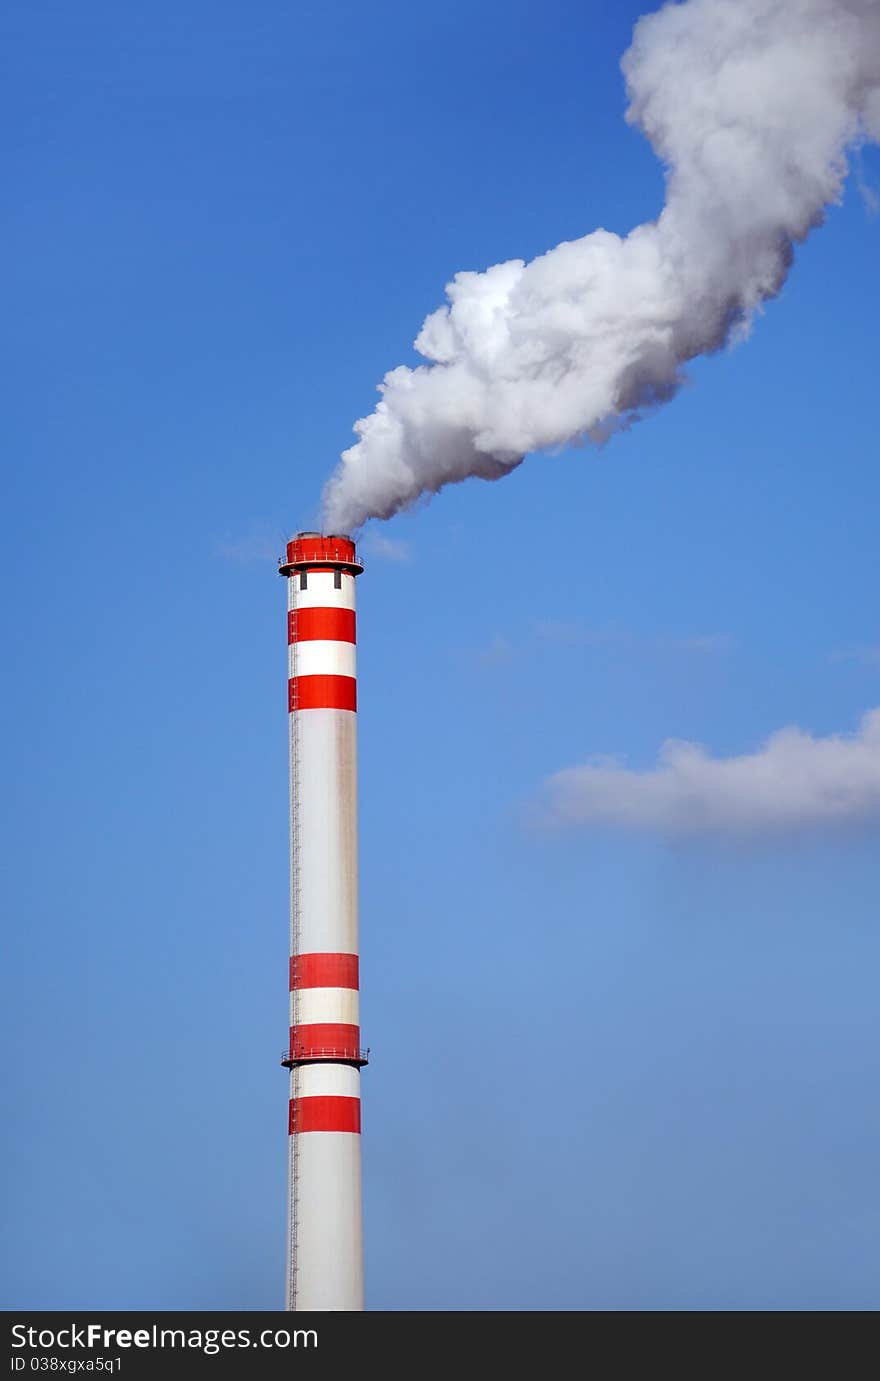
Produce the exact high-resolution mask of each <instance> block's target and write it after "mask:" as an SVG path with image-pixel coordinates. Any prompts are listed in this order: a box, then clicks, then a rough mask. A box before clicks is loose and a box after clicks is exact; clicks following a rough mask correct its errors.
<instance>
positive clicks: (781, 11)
mask: <svg viewBox="0 0 880 1381" xmlns="http://www.w3.org/2000/svg"><path fill="white" fill-rule="evenodd" d="M622 65H623V71H624V75H625V77H626V82H627V91H628V96H629V102H630V104H629V109H628V111H627V120H628V121H629V122H630V123H631V124H633V125H636V126H638V127H639V128H640V129H641V130H643V131H644V133H645V134H646V136H647V137H648V139H649V140H650V142H651V144H652V146H653V148H654V149H655V151H656V153H657V154H658V156H659V157H660V158H661V159H662V161H663V163H664V165H665V168H666V182H667V196H666V205H665V207H664V209H663V211H662V213H661V215H660V217H659V219H658V220H657V221H653V222H651V223H650V224H647V225H640V226H638V227H637V228H636V229H635V230H633V231H632V232H631V234H629V235H628V236H626V238H621V237H620V236H618V235H614V234H610V233H609V232H608V231H605V230H596V231H594V232H593V234H591V235H587V236H585V237H584V238H583V239H580V240H574V241H571V242H567V243H563V244H560V245H557V247H556V248H555V249H551V250H550V251H549V252H548V253H547V254H544V255H542V256H541V257H540V258H538V259H535V260H533V261H532V262H531V263H529V264H526V263H524V262H523V261H522V260H520V259H514V260H511V261H510V262H508V263H504V264H496V265H495V266H494V267H493V268H489V269H487V270H486V271H485V272H484V273H470V272H468V273H458V274H456V276H455V278H454V280H453V281H452V283H450V284H449V286H448V287H447V289H446V293H447V297H448V299H449V305H448V306H446V307H441V308H440V309H439V310H438V311H436V312H434V313H433V314H432V315H431V316H429V317H428V318H427V320H426V321H425V323H424V325H423V326H422V329H421V331H420V333H419V335H418V337H417V338H416V342H415V345H416V348H417V350H418V351H419V352H420V353H421V354H422V355H423V356H424V357H425V359H426V360H427V361H429V363H428V364H424V365H419V366H418V368H416V369H410V368H408V367H406V366H401V367H399V368H397V369H393V370H391V372H390V373H388V374H386V376H385V379H384V381H383V383H382V384H381V385H380V390H379V391H380V392H381V394H382V398H381V401H380V402H379V403H378V404H377V406H376V410H375V411H374V412H373V413H372V414H371V415H370V416H369V417H365V418H362V419H361V420H360V421H359V422H357V423H356V424H355V431H356V432H357V433H358V436H359V438H360V439H359V440H358V442H357V443H356V444H355V445H354V446H352V447H351V448H350V450H347V451H345V452H344V453H343V456H342V461H341V463H340V465H339V467H338V469H337V470H336V472H335V474H334V475H333V476H332V477H331V479H330V481H329V483H328V485H327V487H326V489H325V493H324V520H325V526H326V530H327V531H330V532H346V531H349V530H352V529H356V528H358V527H359V526H360V525H361V524H362V523H363V522H365V521H366V520H367V519H368V518H373V517H375V518H388V517H390V516H391V514H393V513H396V512H397V511H398V509H400V508H402V507H405V506H406V505H408V504H410V503H412V502H413V501H414V500H415V499H417V498H418V497H419V495H421V494H425V493H435V492H436V491H437V490H439V489H441V488H442V487H443V486H444V485H446V484H453V483H456V482H457V481H459V480H463V479H466V478H467V477H468V476H470V475H478V476H481V477H482V478H483V479H498V478H500V477H501V476H502V475H506V474H508V473H509V472H510V471H511V470H512V469H513V468H514V467H515V466H516V465H518V464H519V462H520V461H521V459H522V458H523V456H525V455H526V454H527V453H528V452H529V451H534V450H540V449H542V448H545V447H558V446H560V445H562V444H563V443H565V442H569V441H573V440H576V439H580V438H588V439H591V440H595V441H601V440H604V439H606V438H607V437H608V436H609V435H610V434H611V433H612V432H613V431H614V430H615V429H616V428H619V427H620V426H625V425H627V424H628V423H629V422H631V421H633V420H634V419H635V418H637V417H638V416H639V415H640V413H642V412H643V411H644V410H645V409H647V408H650V407H651V406H653V405H656V404H658V403H661V402H664V401H666V400H667V399H669V398H671V397H672V396H673V395H674V394H675V392H676V390H677V389H678V387H679V385H680V383H681V381H682V367H683V365H684V364H685V363H686V361H688V360H690V359H692V358H693V357H694V356H696V355H701V354H705V353H707V352H710V351H713V350H717V349H718V348H719V347H721V346H722V345H724V344H725V342H727V341H729V340H730V339H731V338H733V337H735V336H736V335H738V334H745V333H746V332H747V330H748V327H749V323H750V321H751V318H752V317H753V315H754V313H755V311H756V310H757V309H758V308H759V307H760V304H761V303H762V302H764V301H765V300H766V299H767V298H770V297H772V296H773V295H774V294H775V293H777V292H778V291H779V289H780V288H781V286H782V284H783V283H784V281H785V278H786V275H787V273H788V270H789V267H790V264H791V260H792V250H793V246H794V245H795V244H796V243H797V242H798V241H801V240H803V239H804V238H805V236H806V235H807V234H808V233H809V231H810V230H811V229H812V228H813V227H815V226H816V225H818V224H819V223H820V222H821V220H822V215H823V211H824V208H825V207H826V206H828V205H829V204H831V203H833V202H836V201H838V200H839V198H840V196H841V190H842V185H843V182H844V179H845V177H846V174H847V171H848V165H847V157H846V155H847V150H849V149H852V148H855V147H857V146H858V145H859V144H860V143H866V142H875V141H877V140H878V139H880V0H686V3H683V4H678V3H673V4H667V5H665V6H664V8H663V9H661V10H659V11H658V12H657V13H656V14H651V15H648V16H647V17H645V18H643V19H640V20H639V22H638V24H637V25H636V28H635V33H634V37H633V43H632V46H631V48H630V49H629V51H628V52H627V53H626V55H625V57H624V59H623V64H622Z"/></svg>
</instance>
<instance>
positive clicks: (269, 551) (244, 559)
mask: <svg viewBox="0 0 880 1381" xmlns="http://www.w3.org/2000/svg"><path fill="white" fill-rule="evenodd" d="M286 544H287V538H286V537H285V536H284V529H283V528H271V527H269V526H268V525H264V524H260V523H252V524H251V526H250V528H249V529H248V531H247V532H244V533H242V534H241V535H240V536H238V537H231V538H229V539H228V540H226V541H222V542H217V544H216V550H217V555H218V556H222V557H223V559H224V560H226V561H237V562H239V564H241V565H243V566H249V565H252V564H254V563H264V562H269V561H277V560H278V559H279V558H280V557H281V556H282V555H283V553H284V548H285V546H286Z"/></svg>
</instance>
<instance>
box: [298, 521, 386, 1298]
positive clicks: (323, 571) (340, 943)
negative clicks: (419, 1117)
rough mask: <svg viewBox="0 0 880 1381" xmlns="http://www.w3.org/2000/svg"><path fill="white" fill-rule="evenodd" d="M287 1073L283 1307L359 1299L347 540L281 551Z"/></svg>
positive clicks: (360, 1061)
mask: <svg viewBox="0 0 880 1381" xmlns="http://www.w3.org/2000/svg"><path fill="white" fill-rule="evenodd" d="M279 569H280V572H281V574H282V575H284V576H286V577H287V590H288V601H287V605H288V615H287V624H288V629H287V641H288V649H289V665H288V678H289V679H288V709H289V716H288V718H289V723H290V1046H289V1049H288V1050H287V1051H286V1052H285V1054H284V1057H283V1059H282V1063H283V1064H284V1065H286V1066H287V1067H288V1068H289V1069H290V1116H289V1138H288V1140H289V1193H288V1255H287V1304H286V1307H287V1308H288V1309H294V1310H312V1309H317V1310H360V1309H363V1307H364V1272H363V1228H362V1210H361V1144H360V1143H361V1138H360V1130H361V1103H360V1071H361V1066H362V1065H364V1064H366V1055H365V1053H364V1052H363V1051H362V1050H361V1048H360V1026H359V1018H358V906H357V717H356V713H355V711H356V695H357V689H356V688H357V682H356V678H355V604H354V582H355V577H356V576H357V575H359V574H360V573H361V571H362V570H363V567H362V566H361V564H360V562H359V560H358V557H357V553H356V551H355V547H354V543H353V542H352V541H351V540H350V539H349V538H348V537H323V536H321V534H320V533H315V532H301V533H299V535H298V536H297V537H296V538H295V539H294V540H293V541H292V542H289V543H288V546H287V557H286V560H284V561H282V563H281V566H280V568H279Z"/></svg>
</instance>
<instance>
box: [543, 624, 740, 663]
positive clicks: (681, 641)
mask: <svg viewBox="0 0 880 1381" xmlns="http://www.w3.org/2000/svg"><path fill="white" fill-rule="evenodd" d="M535 633H536V634H537V636H538V637H539V638H541V639H542V640H543V641H544V642H548V643H556V644H558V645H559V646H562V647H605V648H620V649H629V650H632V651H641V650H644V651H648V652H696V653H706V654H709V655H712V654H714V653H720V652H730V651H732V649H733V647H734V646H735V644H734V641H733V639H732V638H731V637H730V636H729V634H727V633H699V634H690V635H688V634H686V635H684V636H676V635H674V634H664V633H657V634H652V635H650V636H645V635H640V634H638V633H630V632H628V631H627V630H625V629H620V628H617V629H615V628H609V629H601V628H588V627H587V626H586V625H585V624H582V623H578V622H577V621H576V620H567V619H539V620H538V621H537V622H536V623H535Z"/></svg>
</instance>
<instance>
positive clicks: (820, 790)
mask: <svg viewBox="0 0 880 1381" xmlns="http://www.w3.org/2000/svg"><path fill="white" fill-rule="evenodd" d="M545 804H546V809H545V811H544V816H543V818H544V820H545V822H546V823H549V824H557V825H607V826H612V827H615V828H619V829H627V830H645V831H656V832H660V833H662V834H668V835H680V834H715V835H749V834H752V835H754V834H758V833H760V834H767V833H778V832H791V831H795V830H801V829H815V828H817V827H820V826H821V827H826V828H834V827H841V826H854V825H855V826H857V825H864V824H868V823H874V824H877V823H878V822H880V709H875V710H871V711H870V712H869V713H868V714H866V715H865V717H864V718H863V720H862V722H861V725H860V727H859V729H858V732H857V733H855V734H850V735H842V734H832V735H830V736H829V737H828V738H816V737H813V736H812V735H811V734H808V733H805V732H804V731H803V730H802V729H797V728H789V729H781V730H780V731H779V732H778V733H776V734H773V735H772V736H771V737H770V738H769V739H768V740H767V742H766V743H765V744H764V745H763V747H761V748H760V749H759V750H758V751H757V752H756V753H749V754H745V755H743V756H742V757H735V758H713V757H711V756H710V755H709V754H708V753H707V752H706V750H705V749H704V748H702V747H700V745H699V744H696V743H687V742H682V741H680V740H677V739H673V740H670V741H668V742H667V743H665V744H664V745H663V747H662V748H661V750H660V753H659V755H658V760H657V765H656V767H653V768H651V769H649V770H648V771H645V772H638V771H634V770H633V769H631V768H628V767H625V766H623V765H621V764H620V763H618V762H614V761H613V760H608V759H600V760H596V761H593V762H590V763H586V764H585V765H584V766H582V767H571V768H567V769H566V770H565V771H563V772H557V773H556V774H555V775H554V776H553V777H551V778H550V779H549V781H548V782H547V783H546V799H545Z"/></svg>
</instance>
